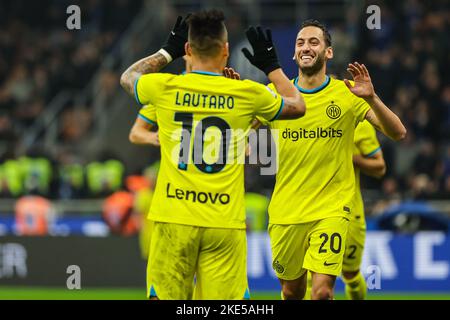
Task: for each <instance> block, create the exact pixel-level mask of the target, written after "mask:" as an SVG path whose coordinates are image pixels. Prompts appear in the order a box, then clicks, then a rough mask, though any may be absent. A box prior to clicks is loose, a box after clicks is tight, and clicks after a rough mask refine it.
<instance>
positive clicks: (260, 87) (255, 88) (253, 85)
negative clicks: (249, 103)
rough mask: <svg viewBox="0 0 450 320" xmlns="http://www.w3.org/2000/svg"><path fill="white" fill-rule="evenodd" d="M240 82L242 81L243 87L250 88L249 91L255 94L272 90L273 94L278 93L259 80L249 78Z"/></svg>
mask: <svg viewBox="0 0 450 320" xmlns="http://www.w3.org/2000/svg"><path fill="white" fill-rule="evenodd" d="M240 82H241V87H242V89H244V90H248V92H252V93H255V94H261V93H265V92H270V93H272V94H273V95H276V94H275V93H274V92H273V90H272V89H271V88H270V87H269V86H268V85H265V84H261V83H259V82H256V81H253V80H249V79H245V80H241V81H240Z"/></svg>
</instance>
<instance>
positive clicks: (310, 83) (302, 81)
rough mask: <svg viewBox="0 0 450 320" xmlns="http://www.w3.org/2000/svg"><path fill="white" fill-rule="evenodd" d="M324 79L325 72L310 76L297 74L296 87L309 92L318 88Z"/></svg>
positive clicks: (325, 76) (325, 77)
mask: <svg viewBox="0 0 450 320" xmlns="http://www.w3.org/2000/svg"><path fill="white" fill-rule="evenodd" d="M326 79H327V75H326V73H325V72H318V73H316V74H313V75H311V76H308V75H306V74H304V73H301V72H299V73H298V82H297V85H298V86H299V87H301V88H302V89H307V90H311V89H315V88H317V87H320V86H321V85H322V84H323V83H324V82H325V81H326Z"/></svg>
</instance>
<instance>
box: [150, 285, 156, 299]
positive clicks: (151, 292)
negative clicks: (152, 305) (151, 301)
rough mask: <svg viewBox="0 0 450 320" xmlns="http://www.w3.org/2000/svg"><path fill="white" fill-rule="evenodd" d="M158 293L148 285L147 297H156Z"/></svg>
mask: <svg viewBox="0 0 450 320" xmlns="http://www.w3.org/2000/svg"><path fill="white" fill-rule="evenodd" d="M157 296H158V295H157V294H156V291H155V288H153V286H151V287H150V294H149V297H150V298H151V297H157Z"/></svg>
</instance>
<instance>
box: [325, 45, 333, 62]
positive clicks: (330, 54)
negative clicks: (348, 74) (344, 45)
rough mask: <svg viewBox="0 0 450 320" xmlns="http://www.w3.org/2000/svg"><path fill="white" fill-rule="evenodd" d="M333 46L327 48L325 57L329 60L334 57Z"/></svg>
mask: <svg viewBox="0 0 450 320" xmlns="http://www.w3.org/2000/svg"><path fill="white" fill-rule="evenodd" d="M333 55H334V53H333V47H328V48H326V49H325V57H326V58H327V59H328V60H329V59H333Z"/></svg>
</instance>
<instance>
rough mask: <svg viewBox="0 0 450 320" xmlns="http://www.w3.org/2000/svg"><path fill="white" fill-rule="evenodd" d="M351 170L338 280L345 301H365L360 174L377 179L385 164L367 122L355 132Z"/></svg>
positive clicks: (362, 203) (375, 135)
mask: <svg viewBox="0 0 450 320" xmlns="http://www.w3.org/2000/svg"><path fill="white" fill-rule="evenodd" d="M354 141H355V143H354V148H353V167H354V170H355V182H356V183H355V188H356V189H355V190H356V192H355V197H354V201H353V208H352V215H351V218H350V224H349V226H348V232H347V241H346V243H345V253H344V262H343V265H342V280H343V281H344V283H345V294H346V297H347V299H350V300H362V299H365V298H366V293H367V286H366V282H365V279H364V277H363V275H362V274H361V270H360V266H361V261H362V256H363V252H364V242H365V238H366V219H365V211H364V201H363V198H362V194H361V179H360V173H361V172H362V173H364V174H365V175H368V176H371V177H374V178H377V179H381V178H382V177H383V176H384V174H385V173H386V163H385V161H384V158H383V152H382V150H381V147H380V143H379V142H378V139H377V134H376V130H375V128H374V127H373V126H372V125H371V124H370V123H369V122H368V121H367V120H365V121H363V122H360V123H359V124H358V126H357V127H356V129H355V138H354Z"/></svg>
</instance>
